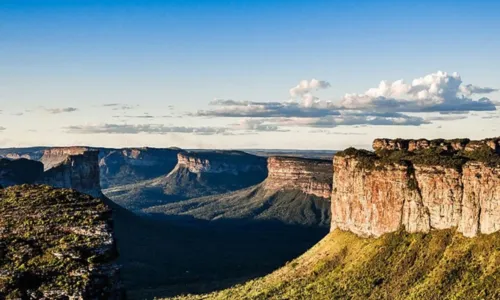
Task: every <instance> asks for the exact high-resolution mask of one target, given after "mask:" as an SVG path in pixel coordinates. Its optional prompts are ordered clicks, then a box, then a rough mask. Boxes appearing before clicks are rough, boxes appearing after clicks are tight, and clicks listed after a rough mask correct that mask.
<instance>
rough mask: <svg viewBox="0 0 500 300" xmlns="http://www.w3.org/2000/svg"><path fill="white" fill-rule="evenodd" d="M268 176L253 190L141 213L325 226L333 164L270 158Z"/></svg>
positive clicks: (205, 198) (183, 217) (328, 210)
mask: <svg viewBox="0 0 500 300" xmlns="http://www.w3.org/2000/svg"><path fill="white" fill-rule="evenodd" d="M267 169H268V177H267V179H266V180H265V181H264V182H262V183H260V184H258V185H255V186H252V187H249V188H246V189H242V190H238V191H236V192H231V193H227V194H222V195H214V196H207V197H201V198H195V199H190V200H185V201H181V202H175V203H170V204H166V205H161V206H154V207H151V208H149V209H145V210H144V212H147V213H149V214H151V215H153V216H156V217H161V216H164V217H170V218H171V219H174V220H188V221H192V222H193V221H195V220H206V221H232V222H233V223H236V222H238V223H240V224H248V223H250V222H252V223H254V224H258V223H259V222H263V221H266V222H267V223H269V222H276V223H283V224H290V225H301V226H320V227H328V226H329V224H330V199H329V198H330V194H331V184H332V163H331V162H330V161H325V160H314V159H304V158H294V157H270V158H269V159H268V166H267Z"/></svg>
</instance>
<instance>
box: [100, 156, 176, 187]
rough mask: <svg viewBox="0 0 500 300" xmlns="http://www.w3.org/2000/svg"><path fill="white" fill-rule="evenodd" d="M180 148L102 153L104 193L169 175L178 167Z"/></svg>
mask: <svg viewBox="0 0 500 300" xmlns="http://www.w3.org/2000/svg"><path fill="white" fill-rule="evenodd" d="M181 151H183V150H181V149H178V148H166V149H157V148H147V147H145V148H124V149H106V148H103V149H100V155H99V168H100V173H101V187H102V188H103V189H107V188H112V187H116V186H122V185H127V184H133V183H137V182H141V181H144V180H150V179H153V178H156V177H159V176H162V175H165V174H168V173H169V172H170V171H172V169H173V168H174V167H175V165H176V164H177V154H178V153H179V152H181Z"/></svg>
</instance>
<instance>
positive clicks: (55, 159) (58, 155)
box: [40, 147, 91, 170]
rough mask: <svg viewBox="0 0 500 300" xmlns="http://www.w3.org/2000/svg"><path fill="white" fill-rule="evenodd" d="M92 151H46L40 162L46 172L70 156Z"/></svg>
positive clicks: (59, 149) (67, 149)
mask: <svg viewBox="0 0 500 300" xmlns="http://www.w3.org/2000/svg"><path fill="white" fill-rule="evenodd" d="M89 150H91V149H90V148H87V147H58V148H50V149H46V150H45V151H44V153H43V156H42V158H40V161H41V162H42V163H43V166H44V170H49V169H51V168H53V167H55V166H57V165H59V164H60V163H62V162H63V161H65V160H66V158H68V156H70V155H81V154H84V153H85V152H87V151H89Z"/></svg>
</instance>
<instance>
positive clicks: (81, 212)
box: [0, 185, 123, 299]
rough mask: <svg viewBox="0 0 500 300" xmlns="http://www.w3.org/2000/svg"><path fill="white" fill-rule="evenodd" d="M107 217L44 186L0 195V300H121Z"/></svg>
mask: <svg viewBox="0 0 500 300" xmlns="http://www.w3.org/2000/svg"><path fill="white" fill-rule="evenodd" d="M111 222H112V221H111V211H110V209H109V208H108V207H107V206H106V205H104V204H103V203H102V201H101V200H100V199H96V198H92V197H91V196H88V195H83V194H80V193H78V192H76V191H71V190H65V189H53V188H51V187H48V186H31V185H19V186H15V187H10V188H7V189H4V190H0V298H1V299H70V298H71V299H121V298H122V297H123V293H122V290H121V286H120V282H119V272H118V271H119V269H118V266H117V265H116V264H115V263H114V260H115V259H116V258H117V256H118V254H117V251H116V247H115V241H114V237H113V232H112V224H111Z"/></svg>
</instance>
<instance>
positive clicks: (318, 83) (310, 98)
mask: <svg viewBox="0 0 500 300" xmlns="http://www.w3.org/2000/svg"><path fill="white" fill-rule="evenodd" d="M330 86H331V85H330V83H329V82H327V81H324V80H317V79H314V78H313V79H311V80H310V81H308V80H302V81H300V82H299V84H297V85H296V86H295V87H293V88H291V89H290V97H291V98H292V100H294V99H295V100H296V99H299V100H300V101H301V103H302V104H303V106H304V107H312V106H313V105H314V104H315V103H316V102H318V101H319V98H317V97H315V96H314V95H313V92H314V91H317V90H321V89H327V88H329V87H330Z"/></svg>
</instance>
